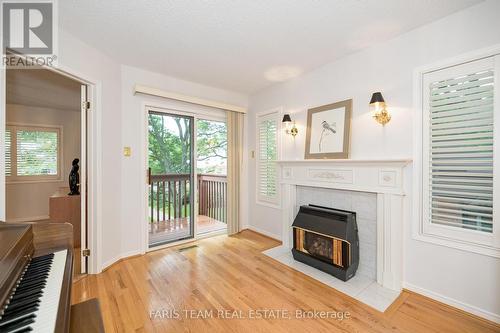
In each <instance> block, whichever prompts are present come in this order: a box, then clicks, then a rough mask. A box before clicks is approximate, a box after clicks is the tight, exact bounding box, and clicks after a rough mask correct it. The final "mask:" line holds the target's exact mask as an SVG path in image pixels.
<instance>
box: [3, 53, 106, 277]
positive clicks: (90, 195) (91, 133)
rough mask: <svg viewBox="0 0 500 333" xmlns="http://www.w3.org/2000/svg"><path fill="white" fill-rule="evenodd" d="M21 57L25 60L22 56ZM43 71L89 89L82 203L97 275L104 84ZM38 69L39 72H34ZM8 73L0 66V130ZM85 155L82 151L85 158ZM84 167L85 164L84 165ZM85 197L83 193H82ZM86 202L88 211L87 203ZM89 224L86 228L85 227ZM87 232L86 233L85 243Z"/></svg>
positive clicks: (61, 70) (67, 71) (67, 72)
mask: <svg viewBox="0 0 500 333" xmlns="http://www.w3.org/2000/svg"><path fill="white" fill-rule="evenodd" d="M18 56H19V57H22V56H20V55H18ZM42 67H43V69H46V70H50V71H52V72H54V73H57V74H59V75H62V76H65V77H68V78H70V79H72V80H74V81H77V82H80V83H81V84H82V85H86V86H87V100H88V101H89V102H90V108H89V109H88V111H87V112H88V113H87V114H88V119H87V125H88V126H87V131H86V136H87V145H86V146H87V147H86V148H87V154H86V157H87V161H86V165H87V170H86V175H84V178H83V179H85V177H87V178H88V180H89V181H88V186H87V188H86V190H87V200H82V201H81V203H82V208H83V209H82V210H81V211H82V215H81V223H82V225H81V227H85V226H86V227H87V239H86V241H87V248H88V249H89V250H90V256H89V257H88V262H87V267H88V269H87V272H88V273H89V274H97V273H100V272H101V271H102V267H101V263H102V258H101V248H102V246H101V245H102V235H101V222H102V207H101V179H102V172H101V170H102V168H101V164H102V160H101V150H102V147H101V115H102V108H101V105H100V103H99V101H100V100H101V97H102V83H101V82H100V81H98V80H95V79H93V78H91V77H89V76H88V75H86V74H82V73H80V72H78V71H75V70H73V69H71V68H69V67H66V66H64V65H58V66H57V67H51V66H42ZM34 70H35V69H34ZM6 74H7V70H6V69H5V68H4V67H3V66H0V88H1V89H0V90H1V91H0V105H1V106H2V108H0V127H1V128H3V129H4V128H5V126H6V105H7V98H6V90H7V82H6V81H7V79H6V77H7V75H6ZM81 126H82V131H81V138H83V126H84V124H81ZM4 141H5V139H4V138H3V136H1V137H0V167H1V168H0V220H5V217H6V216H5V215H6V206H5V205H6V194H5V172H4V171H2V170H5V168H4V166H5V150H4V146H5V145H4V144H5V142H4ZM83 154H84V152H83V151H82V152H81V156H83ZM82 164H83V163H82ZM82 197H83V194H82ZM85 203H86V205H87V209H85V207H84V204H85ZM85 224H86V225H85ZM84 234H85V233H82V240H83V237H85V235H84Z"/></svg>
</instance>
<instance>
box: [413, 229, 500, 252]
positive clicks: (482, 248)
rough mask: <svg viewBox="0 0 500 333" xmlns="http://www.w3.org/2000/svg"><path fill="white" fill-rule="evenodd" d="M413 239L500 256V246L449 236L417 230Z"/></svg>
mask: <svg viewBox="0 0 500 333" xmlns="http://www.w3.org/2000/svg"><path fill="white" fill-rule="evenodd" d="M413 239H415V240H417V241H422V242H426V243H431V244H435V245H440V246H445V247H448V248H452V249H457V250H461V251H465V252H471V253H476V254H480V255H484V256H489V257H493V258H500V248H496V247H492V246H488V245H481V244H475V243H470V242H465V241H462V240H458V239H453V238H447V237H444V236H439V235H434V234H425V233H422V232H417V233H414V234H413Z"/></svg>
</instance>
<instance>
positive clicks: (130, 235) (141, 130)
mask: <svg viewBox="0 0 500 333" xmlns="http://www.w3.org/2000/svg"><path fill="white" fill-rule="evenodd" d="M121 78H122V82H121V89H122V105H123V108H122V126H123V127H122V141H123V146H129V147H131V149H132V155H131V156H130V157H122V175H121V177H122V184H123V185H122V198H121V200H122V203H121V210H122V213H123V221H122V237H121V238H122V241H121V254H122V256H127V255H132V254H136V253H141V252H142V251H144V245H145V241H146V239H144V238H141V235H143V234H142V233H141V231H142V230H143V229H142V228H144V225H142V224H145V223H146V221H145V217H146V216H145V212H146V211H145V207H144V204H143V203H144V198H143V193H144V192H143V190H144V188H145V186H146V184H145V179H146V178H145V177H146V168H147V166H146V164H145V156H146V149H145V140H146V123H145V121H146V120H145V111H144V106H145V104H148V105H155V106H160V107H164V108H170V109H174V110H180V111H191V112H193V111H194V112H210V109H209V108H204V107H202V106H196V105H192V104H188V103H182V102H177V101H172V100H167V99H164V98H156V97H153V96H146V95H142V94H138V95H134V93H133V91H134V90H133V89H134V85H135V84H141V85H145V86H150V87H154V88H159V89H162V90H165V91H172V92H177V93H180V94H184V95H190V96H196V97H201V98H205V99H210V100H215V101H221V102H225V103H229V104H234V105H240V106H246V105H247V103H248V101H247V98H246V97H245V96H244V95H242V94H238V93H233V92H230V91H227V90H222V89H217V88H213V87H208V86H204V85H201V84H197V83H193V82H189V81H184V80H179V79H176V78H172V77H169V76H165V75H161V74H157V73H153V72H149V71H145V70H142V69H138V68H134V67H129V66H122V68H121ZM245 203H246V202H245Z"/></svg>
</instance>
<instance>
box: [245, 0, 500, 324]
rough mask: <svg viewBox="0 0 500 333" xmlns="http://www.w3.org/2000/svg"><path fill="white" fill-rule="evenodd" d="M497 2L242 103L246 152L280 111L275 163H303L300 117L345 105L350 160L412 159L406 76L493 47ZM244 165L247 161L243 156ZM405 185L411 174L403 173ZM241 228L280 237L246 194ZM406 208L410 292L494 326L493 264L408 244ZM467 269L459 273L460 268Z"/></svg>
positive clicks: (277, 216) (498, 306) (498, 25)
mask: <svg viewBox="0 0 500 333" xmlns="http://www.w3.org/2000/svg"><path fill="white" fill-rule="evenodd" d="M499 12H500V2H499V1H487V2H484V3H482V4H479V5H477V6H474V7H471V8H469V9H466V10H464V11H462V12H458V13H456V14H454V15H451V16H448V17H446V18H444V19H441V20H439V21H436V22H434V23H432V24H429V25H427V26H424V27H421V28H419V29H416V30H413V31H411V32H409V33H406V34H404V35H401V36H400V37H398V38H396V39H393V40H391V41H388V42H386V43H383V44H379V45H377V46H375V47H371V48H369V49H366V50H364V51H361V52H359V53H356V54H353V55H351V56H348V57H346V58H343V59H341V60H339V61H336V62H333V63H330V64H328V65H326V66H323V67H321V68H318V69H316V70H314V71H312V72H309V73H306V74H305V75H302V76H300V77H298V78H296V79H294V80H291V81H289V82H286V83H283V84H280V85H277V86H273V87H271V88H269V89H265V90H263V91H261V92H259V93H257V94H255V95H253V96H251V97H250V107H249V108H250V113H249V116H248V119H249V132H248V138H249V150H250V151H251V150H255V114H256V113H257V112H260V111H265V110H269V109H272V108H275V107H279V106H283V110H284V112H285V113H291V114H292V119H294V120H296V121H297V125H298V128H299V135H298V136H297V138H296V139H295V141H294V140H293V139H292V138H291V137H290V136H287V137H286V138H284V147H283V151H282V159H303V154H304V143H305V124H306V113H307V109H308V108H311V107H316V106H320V105H324V104H328V103H333V102H336V101H340V100H344V99H349V98H352V99H353V103H354V104H353V115H352V138H351V156H350V157H351V158H354V159H370V158H373V159H383V158H388V159H390V158H408V157H410V158H411V156H412V154H413V152H412V144H413V142H412V136H413V126H412V111H413V110H412V103H413V73H414V70H415V69H416V68H417V67H419V66H423V65H427V64H431V63H434V62H437V61H441V60H445V59H447V58H450V57H454V56H457V55H460V54H462V53H466V52H470V51H473V50H477V49H479V48H484V47H488V46H491V45H495V44H499V43H500V33H499V32H500V20H498V13H499ZM379 90H380V91H382V93H383V95H384V97H385V100H386V102H387V103H388V105H389V108H388V110H389V112H390V113H391V114H392V120H391V122H390V123H389V124H388V125H386V126H385V127H382V126H380V125H379V124H378V123H376V122H375V121H374V120H373V119H372V117H371V115H370V114H369V110H368V102H369V99H370V97H371V94H372V93H373V92H375V91H379ZM247 156H249V158H250V154H248V155H247ZM406 180H407V183H408V182H410V181H411V168H410V169H408V170H407V174H406ZM255 183H256V182H255V160H251V162H250V164H249V184H255ZM249 190H250V192H249V212H250V214H249V223H250V225H251V227H252V228H254V229H255V230H258V231H262V232H265V233H267V234H269V235H271V236H274V237H277V238H279V237H280V228H281V226H280V221H281V211H280V210H279V209H274V208H270V207H265V206H262V205H259V204H256V202H255V187H254V186H251V187H250V188H249ZM408 190H409V192H408V193H409V196H408V198H407V200H406V205H407V208H408V209H407V210H406V211H407V214H406V216H405V220H404V221H403V222H404V231H405V235H404V237H405V239H404V244H405V249H404V250H405V271H404V279H405V283H406V286H407V287H408V288H410V287H411V288H413V289H415V290H418V291H420V292H421V293H426V294H428V295H432V296H433V297H436V298H439V299H441V300H443V301H447V302H448V303H451V304H453V305H455V306H460V307H463V308H465V309H467V310H468V311H474V312H475V313H478V314H480V315H483V316H488V315H490V316H489V318H490V319H491V318H493V319H495V317H494V315H493V317H492V314H496V315H498V317H496V318H498V320H500V297H498V296H499V295H500V284H499V283H498V281H500V261H499V260H498V259H495V258H492V257H486V256H482V255H478V254H473V253H467V252H462V251H459V250H455V249H449V248H445V247H442V246H436V245H431V244H428V243H424V242H420V241H416V240H413V239H412V237H411V223H412V220H411V216H410V215H409V213H408V212H409V205H410V202H411V188H410V187H409V186H408ZM465 262H467V263H468V266H467V267H465V266H464V265H463V263H465Z"/></svg>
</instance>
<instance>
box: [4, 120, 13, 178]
mask: <svg viewBox="0 0 500 333" xmlns="http://www.w3.org/2000/svg"><path fill="white" fill-rule="evenodd" d="M10 133H11V132H10V129H7V130H6V131H5V176H6V177H9V176H11V175H12V171H11V163H12V162H11V134H10Z"/></svg>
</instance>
